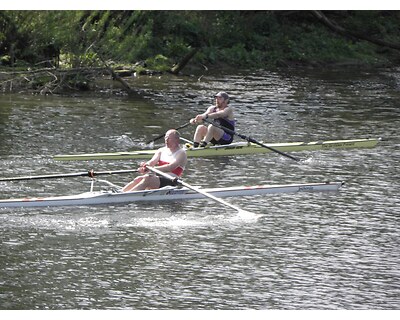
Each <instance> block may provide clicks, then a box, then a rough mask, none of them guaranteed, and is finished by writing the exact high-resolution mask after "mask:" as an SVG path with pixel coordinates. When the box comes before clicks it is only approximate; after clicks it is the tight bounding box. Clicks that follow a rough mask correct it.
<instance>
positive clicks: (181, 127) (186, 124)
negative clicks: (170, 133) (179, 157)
mask: <svg viewBox="0 0 400 320" xmlns="http://www.w3.org/2000/svg"><path fill="white" fill-rule="evenodd" d="M188 125H190V122H187V123H185V124H183V125H181V126H179V127H178V128H175V130H180V129H183V128H186V127H187V126H188ZM164 136H165V133H163V134H160V135H159V136H158V137H157V138H154V139H153V140H150V141H148V142H146V144H149V143H152V142H155V141H157V140H159V139H161V138H164Z"/></svg>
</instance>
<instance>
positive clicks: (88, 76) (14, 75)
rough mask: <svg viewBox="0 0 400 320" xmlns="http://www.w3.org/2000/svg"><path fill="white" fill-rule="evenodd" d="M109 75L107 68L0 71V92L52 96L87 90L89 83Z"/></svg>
mask: <svg viewBox="0 0 400 320" xmlns="http://www.w3.org/2000/svg"><path fill="white" fill-rule="evenodd" d="M106 74H109V69H107V68H98V67H96V68H71V69H55V68H41V69H35V70H25V71H9V72H5V71H1V72H0V90H1V91H2V92H15V91H31V92H33V93H38V94H53V93H58V92H60V91H64V90H88V89H89V83H91V82H94V80H96V79H99V78H102V77H103V76H104V75H106Z"/></svg>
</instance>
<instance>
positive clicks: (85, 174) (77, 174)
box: [0, 169, 137, 181]
mask: <svg viewBox="0 0 400 320" xmlns="http://www.w3.org/2000/svg"><path fill="white" fill-rule="evenodd" d="M131 172H137V170H136V169H135V170H133V169H129V170H115V171H98V172H96V171H93V170H89V171H86V172H75V173H63V174H47V175H41V176H24V177H11V178H2V179H0V181H21V180H37V179H58V178H71V177H91V178H93V177H95V176H101V175H109V174H122V173H131Z"/></svg>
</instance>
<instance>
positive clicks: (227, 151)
mask: <svg viewBox="0 0 400 320" xmlns="http://www.w3.org/2000/svg"><path fill="white" fill-rule="evenodd" d="M378 141H380V139H379V138H378V139H376V138H367V139H353V140H328V141H313V142H288V143H266V145H267V146H269V147H271V148H273V149H276V150H279V151H282V152H290V151H315V150H329V149H336V148H339V149H343V148H373V147H375V146H376V144H377V143H378ZM155 152H156V150H137V151H127V152H111V153H82V154H70V155H68V154H59V155H55V156H54V157H53V158H54V160H57V161H74V160H75V161H77V160H125V159H150V158H151V157H152V156H153V155H154V153H155ZM267 152H271V150H270V149H267V148H263V147H261V146H260V145H257V144H254V143H249V142H234V143H231V144H228V145H216V146H211V147H208V148H189V149H187V150H186V153H187V155H188V157H212V156H232V155H243V154H259V153H267Z"/></svg>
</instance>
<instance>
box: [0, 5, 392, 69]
mask: <svg viewBox="0 0 400 320" xmlns="http://www.w3.org/2000/svg"><path fill="white" fill-rule="evenodd" d="M326 14H327V15H329V17H330V18H332V19H333V20H334V21H336V22H337V23H339V24H340V25H341V26H343V27H344V28H348V29H351V30H358V31H359V32H365V33H367V34H368V35H370V36H373V37H376V38H377V39H385V40H387V41H391V42H393V43H400V32H399V31H400V30H399V28H400V27H399V23H398V21H399V20H400V13H399V12H398V11H330V12H327V13H326ZM191 48H201V50H200V51H199V52H198V53H197V55H196V56H195V58H194V60H193V61H194V63H198V64H218V63H224V64H227V65H232V66H239V67H265V66H276V65H287V64H290V63H332V62H340V61H348V60H354V61H361V62H363V63H375V62H380V63H384V62H387V61H389V59H390V58H392V59H393V58H394V59H398V58H396V57H397V56H398V55H393V54H390V51H388V50H386V51H385V50H377V47H376V46H375V45H372V44H369V43H367V42H365V41H360V40H356V39H349V38H345V37H343V36H339V35H336V34H334V33H332V31H330V30H328V29H327V28H326V27H325V26H323V25H322V24H320V23H319V22H318V21H317V20H316V19H315V18H314V17H313V16H312V15H311V14H310V13H309V12H307V11H0V63H2V64H9V65H14V66H26V65H28V64H29V65H33V66H37V67H41V66H58V65H59V63H60V66H65V67H76V66H95V65H100V64H101V60H100V57H105V58H107V59H108V60H112V61H115V62H118V63H128V64H134V63H136V62H138V61H143V64H144V65H147V66H148V67H151V68H153V69H156V70H162V71H165V70H168V68H170V67H171V66H172V65H173V64H175V63H177V62H178V61H180V59H182V57H183V56H185V55H186V54H187V53H188V52H189V51H190V50H191ZM58 59H60V61H58Z"/></svg>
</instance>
